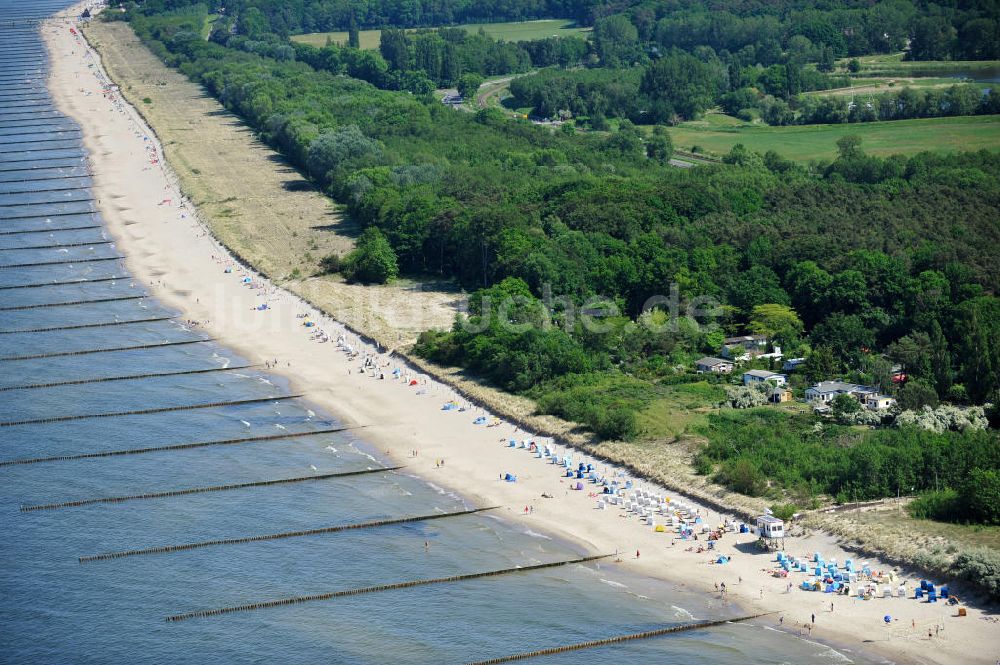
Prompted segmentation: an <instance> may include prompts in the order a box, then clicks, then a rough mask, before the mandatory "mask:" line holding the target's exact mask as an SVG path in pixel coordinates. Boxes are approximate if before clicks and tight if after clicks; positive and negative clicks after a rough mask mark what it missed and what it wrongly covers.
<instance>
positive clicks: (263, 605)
mask: <svg viewBox="0 0 1000 665" xmlns="http://www.w3.org/2000/svg"><path fill="white" fill-rule="evenodd" d="M610 556H614V555H613V554H599V555H597V556H585V557H581V558H579V559H569V560H568V561H567V560H564V561H553V562H551V563H539V564H535V565H531V566H516V567H514V568H501V569H500V570H488V571H486V572H482V573H467V574H465V575H451V576H449V577H436V578H433V579H425V580H411V581H409V582H395V583H393V584H379V585H377V586H368V587H361V588H358V589H344V590H343V591H331V592H330V593H319V594H315V595H311V596H293V597H291V598H279V599H278V600H263V601H260V602H258V603H247V604H245V605H232V606H230V607H220V608H218V609H214V610H200V611H197V612H188V613H186V614H175V615H173V616H168V617H167V621H186V620H188V619H196V618H200V617H212V616H220V615H222V614H232V613H234V612H249V611H250V610H264V609H270V608H272V607H283V606H286V605H296V604H298V603H308V602H311V601H314V600H331V599H333V598H343V597H345V596H360V595H361V594H366V593H379V592H381V591H393V590H396V589H409V588H411V587H417V586H426V585H429V584H445V583H447V582H461V581H464V580H475V579H481V578H484V577H499V576H501V575H511V574H514V573H527V572H531V571H533V570H543V569H545V568H560V567H562V566H570V565H573V564H575V563H587V562H590V561H597V560H599V559H607V558H608V557H610Z"/></svg>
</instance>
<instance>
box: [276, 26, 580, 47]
mask: <svg viewBox="0 0 1000 665" xmlns="http://www.w3.org/2000/svg"><path fill="white" fill-rule="evenodd" d="M455 27H457V28H462V29H463V30H467V31H468V32H478V31H479V29H480V28H482V29H483V30H484V31H485V32H486V34H488V35H490V36H491V37H495V38H497V39H503V40H506V41H508V42H523V41H528V40H531V39H544V38H545V37H570V36H572V35H584V34H586V33H587V32H589V31H590V28H578V27H577V26H576V23H574V22H573V21H567V20H565V19H548V20H542V21H517V22H513V23H467V24H465V25H458V26H455ZM381 35H382V31H381V30H362V31H361V34H360V35H359V38H360V40H361V48H363V49H376V48H378V43H379V39H380V37H381ZM327 37H329V38H330V40H331V41H333V42H335V43H343V44H346V43H347V33H346V32H312V33H309V34H307V35H295V36H293V37H292V39H293V40H294V41H297V42H302V43H303V44H312V45H313V46H326V40H327Z"/></svg>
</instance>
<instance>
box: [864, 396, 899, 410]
mask: <svg viewBox="0 0 1000 665" xmlns="http://www.w3.org/2000/svg"><path fill="white" fill-rule="evenodd" d="M862 403H863V404H864V405H865V406H866V407H867V408H869V409H871V410H872V411H885V410H886V409H890V408H892V407H893V405H895V404H896V400H895V399H894V398H892V397H890V396H889V395H880V394H878V393H875V394H868V395H865V396H864V400H863V402H862Z"/></svg>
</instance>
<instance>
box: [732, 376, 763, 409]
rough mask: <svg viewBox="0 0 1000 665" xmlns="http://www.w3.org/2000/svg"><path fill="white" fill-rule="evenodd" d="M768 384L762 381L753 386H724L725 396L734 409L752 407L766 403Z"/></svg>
mask: <svg viewBox="0 0 1000 665" xmlns="http://www.w3.org/2000/svg"><path fill="white" fill-rule="evenodd" d="M769 389H770V386H769V385H766V384H764V383H763V382H760V383H757V384H756V385H753V386H726V397H727V400H728V402H727V403H728V404H729V406H731V407H733V408H734V409H752V408H754V407H756V406H764V405H765V404H767V391H768V390H769Z"/></svg>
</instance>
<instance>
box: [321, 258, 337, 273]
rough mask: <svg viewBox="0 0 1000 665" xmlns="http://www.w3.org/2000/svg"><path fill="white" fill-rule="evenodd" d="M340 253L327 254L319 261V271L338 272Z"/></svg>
mask: <svg viewBox="0 0 1000 665" xmlns="http://www.w3.org/2000/svg"><path fill="white" fill-rule="evenodd" d="M340 264H341V261H340V254H328V255H327V256H324V257H323V258H322V259H320V261H319V269H320V272H322V273H324V274H329V273H334V272H340Z"/></svg>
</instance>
